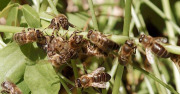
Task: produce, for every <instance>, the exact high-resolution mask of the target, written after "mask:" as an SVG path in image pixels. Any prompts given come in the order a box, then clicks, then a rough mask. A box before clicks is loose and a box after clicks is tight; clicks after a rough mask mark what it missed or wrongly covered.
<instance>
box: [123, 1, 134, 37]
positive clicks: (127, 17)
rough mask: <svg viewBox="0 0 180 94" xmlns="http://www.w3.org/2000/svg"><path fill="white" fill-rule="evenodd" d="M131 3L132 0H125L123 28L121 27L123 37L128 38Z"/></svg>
mask: <svg viewBox="0 0 180 94" xmlns="http://www.w3.org/2000/svg"><path fill="white" fill-rule="evenodd" d="M131 3H132V0H126V5H125V17H124V26H123V35H124V36H129V27H130V22H131Z"/></svg>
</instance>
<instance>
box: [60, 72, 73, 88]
mask: <svg viewBox="0 0 180 94" xmlns="http://www.w3.org/2000/svg"><path fill="white" fill-rule="evenodd" d="M58 75H59V77H61V78H62V79H63V80H64V81H66V82H67V83H69V84H71V85H72V86H75V84H74V83H73V82H72V81H70V80H69V79H67V78H66V77H64V76H63V75H62V74H61V73H58Z"/></svg>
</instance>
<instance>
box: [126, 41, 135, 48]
mask: <svg viewBox="0 0 180 94" xmlns="http://www.w3.org/2000/svg"><path fill="white" fill-rule="evenodd" d="M125 44H127V45H128V46H129V47H133V46H134V42H133V40H126V42H125Z"/></svg>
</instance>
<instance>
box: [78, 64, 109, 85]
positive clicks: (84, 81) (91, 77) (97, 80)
mask: <svg viewBox="0 0 180 94" xmlns="http://www.w3.org/2000/svg"><path fill="white" fill-rule="evenodd" d="M104 71H105V68H104V67H100V68H97V69H96V70H94V71H93V72H92V73H89V74H86V75H82V76H81V77H80V78H78V79H76V80H75V85H76V87H78V88H88V87H97V88H106V82H108V81H109V80H110V79H111V76H110V75H109V74H108V73H106V72H104Z"/></svg>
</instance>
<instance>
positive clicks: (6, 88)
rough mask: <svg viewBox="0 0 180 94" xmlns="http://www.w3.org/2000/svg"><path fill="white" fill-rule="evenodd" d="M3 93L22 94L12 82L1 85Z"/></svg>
mask: <svg viewBox="0 0 180 94" xmlns="http://www.w3.org/2000/svg"><path fill="white" fill-rule="evenodd" d="M1 87H2V91H1V93H3V94H4V93H7V94H22V92H21V90H20V89H19V88H18V87H17V86H16V85H15V84H14V83H12V82H10V81H5V82H3V83H2V84H1Z"/></svg>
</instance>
